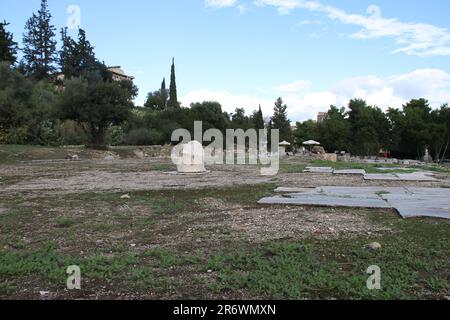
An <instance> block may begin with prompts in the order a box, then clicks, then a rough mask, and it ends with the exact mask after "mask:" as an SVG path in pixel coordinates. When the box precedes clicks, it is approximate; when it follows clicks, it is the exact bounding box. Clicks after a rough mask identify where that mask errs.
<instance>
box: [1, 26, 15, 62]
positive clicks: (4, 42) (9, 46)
mask: <svg viewBox="0 0 450 320" xmlns="http://www.w3.org/2000/svg"><path fill="white" fill-rule="evenodd" d="M8 25H9V23H7V22H6V21H4V22H0V61H6V62H8V63H10V64H11V65H13V64H15V63H16V61H17V57H16V55H17V42H14V40H13V35H12V33H10V32H8V31H6V29H5V27H6V26H8Z"/></svg>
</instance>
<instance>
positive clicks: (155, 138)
mask: <svg viewBox="0 0 450 320" xmlns="http://www.w3.org/2000/svg"><path fill="white" fill-rule="evenodd" d="M162 141H163V136H162V134H161V133H160V132H159V131H157V130H154V129H145V128H140V129H134V130H131V131H130V132H129V133H128V134H127V135H126V136H125V139H124V142H125V144H127V145H134V146H145V145H156V144H160V143H162Z"/></svg>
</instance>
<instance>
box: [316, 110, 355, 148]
mask: <svg viewBox="0 0 450 320" xmlns="http://www.w3.org/2000/svg"><path fill="white" fill-rule="evenodd" d="M349 134H350V128H349V125H348V123H347V121H346V119H345V109H344V108H342V109H340V110H339V109H338V108H336V107H335V106H331V107H330V110H329V111H328V113H327V116H326V118H325V119H324V120H323V121H322V122H320V123H318V124H317V136H318V140H319V141H320V143H321V144H322V146H323V147H324V148H325V150H328V151H329V152H333V151H336V150H337V151H342V150H348V148H349Z"/></svg>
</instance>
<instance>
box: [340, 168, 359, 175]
mask: <svg viewBox="0 0 450 320" xmlns="http://www.w3.org/2000/svg"><path fill="white" fill-rule="evenodd" d="M333 174H354V175H365V174H366V170H363V169H345V170H334V171H333Z"/></svg>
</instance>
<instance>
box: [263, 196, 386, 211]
mask: <svg viewBox="0 0 450 320" xmlns="http://www.w3.org/2000/svg"><path fill="white" fill-rule="evenodd" d="M258 203H259V204H285V205H286V204H289V205H310V206H324V207H348V208H392V207H391V206H390V205H389V204H388V203H387V202H386V201H384V200H382V199H380V198H378V199H370V198H345V197H332V196H322V195H306V194H305V195H295V196H294V197H291V198H285V197H269V198H263V199H261V200H260V201H258Z"/></svg>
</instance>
